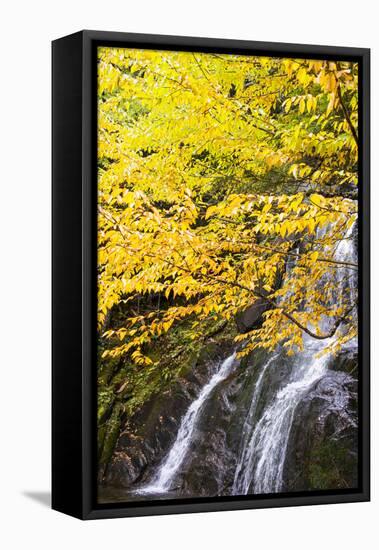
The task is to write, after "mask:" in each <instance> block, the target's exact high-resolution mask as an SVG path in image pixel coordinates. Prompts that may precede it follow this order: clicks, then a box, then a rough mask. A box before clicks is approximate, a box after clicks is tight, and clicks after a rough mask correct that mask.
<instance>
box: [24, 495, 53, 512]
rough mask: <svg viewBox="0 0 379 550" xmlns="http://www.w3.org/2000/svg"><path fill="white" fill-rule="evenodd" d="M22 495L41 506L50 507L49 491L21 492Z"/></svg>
mask: <svg viewBox="0 0 379 550" xmlns="http://www.w3.org/2000/svg"><path fill="white" fill-rule="evenodd" d="M22 494H23V495H24V496H25V497H27V498H30V499H31V500H34V502H38V504H41V506H47V507H48V508H50V507H51V493H50V491H23V492H22Z"/></svg>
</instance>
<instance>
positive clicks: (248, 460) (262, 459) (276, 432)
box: [232, 227, 355, 495]
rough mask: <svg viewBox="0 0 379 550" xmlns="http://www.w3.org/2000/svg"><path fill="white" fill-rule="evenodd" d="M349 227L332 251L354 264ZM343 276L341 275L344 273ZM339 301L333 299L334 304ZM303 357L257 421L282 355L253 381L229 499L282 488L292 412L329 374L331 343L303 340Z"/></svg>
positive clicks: (274, 358) (339, 278)
mask: <svg viewBox="0 0 379 550" xmlns="http://www.w3.org/2000/svg"><path fill="white" fill-rule="evenodd" d="M352 232H353V227H352V228H351V229H350V231H349V232H348V234H347V235H346V238H345V240H342V241H341V242H340V244H339V246H338V248H337V251H336V255H335V257H336V259H337V260H340V261H352V260H354V259H355V247H354V243H353V239H352ZM338 269H340V270H341V271H337V273H338V275H337V280H338V282H339V284H340V287H341V291H342V285H343V284H344V277H343V274H344V275H346V272H345V268H344V267H340V268H338ZM342 272H345V273H342ZM347 280H348V281H350V282H349V283H348V285H349V291H350V292H349V294H350V300H351V301H353V300H354V297H353V296H352V293H351V291H352V285H351V278H350V277H348V278H347ZM338 298H339V297H336V299H337V301H338ZM303 341H304V351H303V352H302V353H301V354H299V355H298V356H297V358H296V360H294V361H293V366H292V369H291V373H290V375H289V380H288V382H287V384H286V385H285V386H284V387H282V388H281V389H279V391H278V392H277V394H276V395H275V396H274V398H273V400H272V401H271V402H269V403H268V405H267V407H266V408H265V409H264V410H263V413H262V415H261V417H260V418H259V419H257V418H254V417H255V411H256V408H257V404H258V401H259V398H260V394H261V391H262V386H263V384H262V382H263V379H264V375H265V373H266V370H267V369H268V368H270V367H271V366H272V368H275V367H277V366H279V365H280V361H281V359H280V355H277V356H274V357H273V358H271V359H269V361H268V362H267V363H266V364H265V365H264V366H263V368H262V371H261V374H260V376H259V378H258V380H257V383H256V386H255V389H254V393H253V396H252V402H251V407H250V411H249V413H248V417H247V420H246V422H245V426H244V429H243V434H242V445H241V451H240V453H239V457H238V461H237V468H236V472H235V476H234V483H233V488H232V493H233V494H234V495H240V494H247V493H256V494H259V493H271V492H278V491H280V490H281V489H282V485H283V468H284V463H285V459H286V453H287V446H288V440H289V436H290V432H291V427H292V423H293V419H294V415H295V411H296V407H297V406H298V404H299V403H300V401H301V400H302V399H303V397H304V396H305V395H306V394H307V392H308V391H309V389H310V388H311V387H312V386H313V384H314V383H315V382H316V381H317V380H319V379H321V378H322V376H323V375H324V374H325V373H326V371H327V368H328V363H329V361H330V358H331V357H330V354H324V355H322V351H323V349H325V348H326V347H327V346H328V345H330V344H331V343H332V338H329V339H326V340H322V341H320V340H314V339H312V338H311V337H309V336H307V335H305V336H304V338H303Z"/></svg>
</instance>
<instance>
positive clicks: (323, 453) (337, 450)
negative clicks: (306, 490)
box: [309, 439, 356, 489]
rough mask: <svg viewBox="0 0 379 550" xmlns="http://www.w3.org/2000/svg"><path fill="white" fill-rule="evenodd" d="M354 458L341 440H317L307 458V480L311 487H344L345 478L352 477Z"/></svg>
mask: <svg viewBox="0 0 379 550" xmlns="http://www.w3.org/2000/svg"><path fill="white" fill-rule="evenodd" d="M355 467H356V461H355V458H354V457H352V456H350V455H349V454H348V453H347V451H346V449H345V448H344V446H343V445H341V441H335V440H331V439H329V440H328V441H322V442H319V443H318V444H317V445H316V446H315V447H314V448H313V449H312V453H311V456H310V460H309V480H310V485H311V488H312V489H335V488H337V489H339V488H341V489H342V488H346V487H347V483H346V479H354V477H355V476H354V473H355V472H354V469H355Z"/></svg>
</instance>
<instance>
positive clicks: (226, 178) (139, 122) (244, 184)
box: [97, 47, 359, 503]
mask: <svg viewBox="0 0 379 550" xmlns="http://www.w3.org/2000/svg"><path fill="white" fill-rule="evenodd" d="M97 54H98V58H97V61H98V67H97V112H98V136H97V137H98V139H97V141H98V158H97V160H98V172H97V180H98V189H97V193H98V194H97V201H98V202H97V208H98V212H97V304H98V309H97V350H98V354H97V446H98V459H97V463H98V471H97V486H98V491H97V493H98V496H97V499H98V502H99V503H117V502H125V503H128V502H132V501H133V502H136V501H154V500H160V501H162V500H165V499H190V498H199V497H203V498H210V497H212V498H217V497H225V496H228V497H235V498H239V497H242V496H245V495H251V496H254V495H263V494H264V495H270V494H274V495H278V494H295V493H297V494H299V493H304V492H306V493H309V492H312V491H330V490H333V491H338V490H344V489H354V488H356V487H357V486H358V441H359V434H358V420H359V419H358V410H359V406H358V405H359V404H358V397H357V387H358V382H359V380H358V378H359V368H358V352H357V341H358V321H357V319H358V311H357V307H358V253H357V249H358V186H359V177H358V175H359V172H358V164H359V158H358V149H359V148H358V64H357V63H354V62H350V61H345V60H344V61H341V60H332V59H297V58H283V57H264V56H253V55H235V54H227V53H212V52H207V53H204V52H189V51H166V50H160V51H158V50H151V49H132V48H116V47H99V48H98V52H97Z"/></svg>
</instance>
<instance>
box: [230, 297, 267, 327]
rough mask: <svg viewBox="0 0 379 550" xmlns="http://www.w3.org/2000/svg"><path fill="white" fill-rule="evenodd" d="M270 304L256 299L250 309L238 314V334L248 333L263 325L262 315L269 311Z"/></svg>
mask: <svg viewBox="0 0 379 550" xmlns="http://www.w3.org/2000/svg"><path fill="white" fill-rule="evenodd" d="M270 307H271V306H270V304H269V303H268V302H266V300H264V299H263V298H258V299H257V300H256V301H255V302H254V303H253V304H252V305H251V306H250V307H248V308H247V309H245V310H244V311H242V312H241V313H239V314H238V315H237V317H236V325H237V329H238V331H239V332H242V333H244V332H248V331H249V330H253V329H255V328H259V327H260V326H261V325H262V323H263V313H264V312H265V311H267V310H269V309H270Z"/></svg>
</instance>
